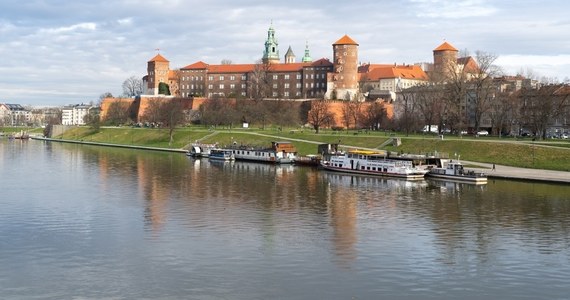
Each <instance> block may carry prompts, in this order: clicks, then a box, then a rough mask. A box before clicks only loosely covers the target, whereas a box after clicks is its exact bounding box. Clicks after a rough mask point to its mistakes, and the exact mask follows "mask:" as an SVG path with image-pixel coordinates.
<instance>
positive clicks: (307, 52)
mask: <svg viewBox="0 0 570 300" xmlns="http://www.w3.org/2000/svg"><path fill="white" fill-rule="evenodd" d="M301 61H302V62H304V63H309V62H313V59H312V58H311V54H310V53H309V43H308V42H307V43H305V56H303V59H302V60H301Z"/></svg>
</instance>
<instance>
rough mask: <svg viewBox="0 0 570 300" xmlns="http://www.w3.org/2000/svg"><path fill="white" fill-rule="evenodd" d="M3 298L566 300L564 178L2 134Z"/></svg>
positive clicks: (567, 202) (569, 279) (568, 247)
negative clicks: (373, 169) (431, 171)
mask: <svg viewBox="0 0 570 300" xmlns="http://www.w3.org/2000/svg"><path fill="white" fill-rule="evenodd" d="M0 174H1V176H0V182H1V183H0V187H1V190H0V195H1V196H0V265H1V266H2V267H1V268H0V293H1V295H2V296H1V297H2V299H568V297H569V295H570V294H569V293H570V289H569V287H570V186H569V185H563V184H546V183H536V182H522V181H508V180H490V181H489V183H488V184H487V185H482V186H481V185H480V186H475V185H469V184H456V183H449V182H442V181H428V180H425V181H420V182H408V181H404V180H397V179H384V178H375V177H364V176H349V175H341V174H337V173H328V172H325V171H319V170H317V169H313V168H307V167H294V166H273V165H266V164H255V163H242V162H235V163H221V162H210V161H208V160H207V159H202V160H196V159H192V158H188V157H186V156H185V155H183V154H181V153H168V152H156V151H142V150H130V149H118V148H109V147H97V146H86V145H74V144H64V143H53V142H43V141H34V140H30V141H19V140H15V141H13V140H7V139H0Z"/></svg>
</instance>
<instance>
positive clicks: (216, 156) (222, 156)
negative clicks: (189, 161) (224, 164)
mask: <svg viewBox="0 0 570 300" xmlns="http://www.w3.org/2000/svg"><path fill="white" fill-rule="evenodd" d="M208 158H209V159H212V160H234V159H235V156H234V154H233V153H232V150H230V149H219V148H215V149H211V150H210V155H209V156H208Z"/></svg>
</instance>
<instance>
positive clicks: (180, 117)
mask: <svg viewBox="0 0 570 300" xmlns="http://www.w3.org/2000/svg"><path fill="white" fill-rule="evenodd" d="M182 101H183V99H181V98H173V99H169V100H168V101H164V102H162V104H161V106H160V120H161V122H162V123H163V124H165V125H166V126H168V135H169V137H170V140H169V142H168V145H169V146H170V145H172V140H173V138H174V129H175V128H176V127H177V126H179V125H181V124H183V123H184V121H185V120H186V115H185V113H184V104H183V103H182Z"/></svg>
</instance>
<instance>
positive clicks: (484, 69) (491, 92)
mask: <svg viewBox="0 0 570 300" xmlns="http://www.w3.org/2000/svg"><path fill="white" fill-rule="evenodd" d="M475 60H476V61H477V68H475V70H471V72H472V73H471V74H472V79H471V80H470V85H469V87H470V91H469V95H470V97H469V99H470V100H471V101H470V102H469V104H470V111H471V112H472V114H473V116H474V121H475V124H474V125H475V131H479V126H480V125H481V119H482V117H483V115H484V114H486V113H487V112H488V111H489V109H490V108H491V105H492V102H493V99H494V98H495V85H494V83H493V78H495V77H497V76H499V75H500V74H501V70H500V69H499V67H497V66H496V65H494V63H495V60H497V56H496V55H494V54H490V53H486V52H483V51H476V52H475Z"/></svg>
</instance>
